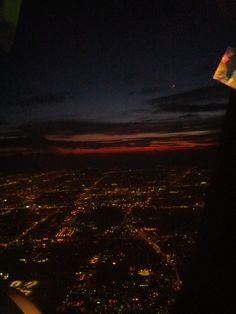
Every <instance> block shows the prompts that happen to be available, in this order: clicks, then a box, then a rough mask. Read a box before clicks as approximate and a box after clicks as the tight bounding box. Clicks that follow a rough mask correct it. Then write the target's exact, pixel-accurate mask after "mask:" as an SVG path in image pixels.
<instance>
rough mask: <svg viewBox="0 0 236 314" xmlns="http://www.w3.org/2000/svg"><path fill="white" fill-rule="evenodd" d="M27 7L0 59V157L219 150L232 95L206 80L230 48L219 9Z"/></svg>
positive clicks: (185, 4)
mask: <svg viewBox="0 0 236 314" xmlns="http://www.w3.org/2000/svg"><path fill="white" fill-rule="evenodd" d="M30 2H32V1H25V5H24V7H23V10H22V14H21V18H20V22H19V26H18V30H17V36H16V41H15V46H14V49H13V51H12V53H11V55H10V56H4V55H3V54H2V57H1V64H2V68H3V71H2V74H1V79H2V83H1V90H2V100H1V109H0V120H1V142H2V143H1V144H2V145H1V147H2V153H9V152H12V151H19V152H21V153H23V152H37V151H40V152H48V151H50V152H51V151H53V152H54V151H55V152H64V153H78V152H86V151H87V152H94V151H99V150H100V151H104V149H105V151H109V150H110V151H112V150H114V149H115V150H114V151H118V150H119V149H121V150H123V151H125V148H129V149H131V150H132V149H133V150H134V151H135V150H138V151H139V150H142V149H143V150H145V149H147V150H148V149H151V150H154V149H161V150H163V149H173V150H174V149H182V148H184V147H186V148H191V147H204V146H208V144H211V143H214V142H215V140H216V138H217V135H216V134H217V133H218V130H219V127H220V120H221V117H222V116H223V114H224V108H225V106H224V104H225V103H226V99H227V95H228V93H229V89H227V88H225V87H222V88H221V87H219V86H218V85H216V83H215V82H214V81H213V80H212V76H213V73H214V70H215V68H216V66H217V65H218V63H219V61H220V58H221V56H222V54H223V53H224V51H225V49H226V48H227V46H228V45H232V42H231V33H230V28H229V25H227V20H226V19H225V17H224V15H223V14H222V12H221V11H220V10H219V9H218V7H217V5H216V2H215V1H213V0H212V1H211V0H206V1H205V0H204V1H201V2H200V1H185V0H184V1H181V2H180V1H174V0H172V1H166V0H165V1H164V0H163V1H122V0H119V1H86V3H84V5H81V4H79V2H80V1H74V0H71V1H62V2H60V3H58V1H49V4H48V3H47V4H44V5H42V4H40V2H38V3H37V1H35V3H34V4H32V3H31V4H30ZM3 64H4V66H3ZM212 85H216V87H211V86H212Z"/></svg>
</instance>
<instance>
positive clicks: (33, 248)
mask: <svg viewBox="0 0 236 314" xmlns="http://www.w3.org/2000/svg"><path fill="white" fill-rule="evenodd" d="M219 2H220V4H222V2H223V1H222V2H221V1H219ZM223 7H224V8H225V4H224V5H223ZM228 12H230V11H229V10H227V8H226V9H224V10H223V11H222V7H221V6H218V5H217V1H210V0H205V1H203V2H200V1H195V0H193V1H187V0H183V1H181V4H180V2H179V1H171V2H168V1H164V0H163V1H162V0H161V1H137V0H136V1H133V0H130V1H125V0H119V1H115V0H114V1H113V0H112V1H84V2H83V3H81V2H80V1H76V0H70V1H54V0H51V1H46V2H42V1H29V0H26V1H17V0H15V1H8V0H2V1H0V26H1V30H0V91H1V99H0V104H1V105H0V160H1V163H0V174H1V176H0V191H1V193H0V204H1V206H0V248H1V252H0V286H1V288H2V291H8V289H9V288H10V289H13V290H11V291H19V292H20V293H22V294H24V295H25V296H26V297H27V298H28V299H29V300H31V301H32V302H33V303H34V304H35V305H36V306H37V307H39V309H40V310H41V311H42V313H49V314H51V313H64V314H66V313H158V314H168V313H171V310H172V309H174V305H175V303H176V299H177V298H178V295H179V294H181V291H182V289H183V286H184V285H185V281H186V283H187V282H188V280H187V279H186V276H185V275H184V274H185V270H186V265H188V263H190V261H191V256H192V252H193V251H194V248H195V246H196V242H197V239H198V237H199V232H200V231H199V230H201V224H202V221H204V217H205V215H206V211H205V204H206V200H207V196H208V195H209V194H208V193H209V191H210V186H211V185H212V183H214V178H215V175H214V173H215V169H216V167H217V161H218V159H219V156H220V151H221V149H220V145H219V143H220V140H221V131H222V128H223V125H224V118H225V113H226V109H227V103H228V99H229V95H230V93H231V91H232V86H234V85H232V84H231V87H230V86H226V85H225V84H221V83H220V82H216V81H215V80H213V75H214V73H215V71H216V69H217V67H218V65H219V63H220V60H221V58H222V56H223V54H224V52H225V51H226V49H227V47H231V48H229V50H228V51H230V52H234V51H235V44H234V42H233V30H232V27H230V24H229V23H228V20H227V19H228V15H227V14H228ZM226 13H227V14H226ZM225 17H226V18H225ZM221 69H223V67H222V68H221ZM232 71H233V70H232V69H231V72H232ZM231 72H230V73H231ZM217 73H218V78H219V77H220V78H221V79H222V76H219V75H222V71H221V72H220V71H218V72H217ZM224 73H225V72H224ZM232 73H233V72H232ZM232 73H231V74H232ZM230 82H231V81H230ZM228 85H229V84H228ZM218 194H219V193H218ZM16 299H17V300H19V299H18V297H16ZM14 300H15V299H14ZM0 306H1V303H0ZM36 311H37V310H36ZM192 313H193V312H188V314H192ZM194 313H195V312H194ZM201 313H203V312H201ZM181 314H184V312H181ZM198 314H200V313H198ZM207 314H210V312H208V313H207ZM214 314H216V312H214ZM221 314H222V313H221Z"/></svg>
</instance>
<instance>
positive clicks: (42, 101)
mask: <svg viewBox="0 0 236 314" xmlns="http://www.w3.org/2000/svg"><path fill="white" fill-rule="evenodd" d="M12 96H13V95H12V94H11V96H9V95H8V96H6V98H5V103H6V104H7V105H10V106H21V107H28V106H38V105H54V104H59V103H63V102H64V101H66V100H67V99H70V98H71V95H70V94H69V93H68V92H60V93H42V94H38V95H30V96H25V95H21V94H19V93H15V95H14V96H13V97H12Z"/></svg>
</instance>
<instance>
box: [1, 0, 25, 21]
mask: <svg viewBox="0 0 236 314" xmlns="http://www.w3.org/2000/svg"><path fill="white" fill-rule="evenodd" d="M20 8H21V0H3V2H2V17H3V19H4V20H5V21H6V22H7V23H9V24H11V25H14V26H16V25H17V22H18V18H19V14H20Z"/></svg>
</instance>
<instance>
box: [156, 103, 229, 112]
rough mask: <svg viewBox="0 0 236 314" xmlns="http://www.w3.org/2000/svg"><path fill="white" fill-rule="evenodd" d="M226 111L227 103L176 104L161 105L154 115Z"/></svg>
mask: <svg viewBox="0 0 236 314" xmlns="http://www.w3.org/2000/svg"><path fill="white" fill-rule="evenodd" d="M224 109H225V103H218V104H216V103H206V104H187V103H186V104H185V103H182V104H176V103H171V102H170V103H168V102H167V103H161V104H159V105H158V108H155V109H154V111H153V113H157V112H173V113H175V112H182V113H184V112H187V113H190V112H212V111H222V110H224Z"/></svg>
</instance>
